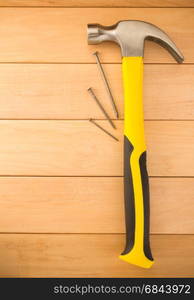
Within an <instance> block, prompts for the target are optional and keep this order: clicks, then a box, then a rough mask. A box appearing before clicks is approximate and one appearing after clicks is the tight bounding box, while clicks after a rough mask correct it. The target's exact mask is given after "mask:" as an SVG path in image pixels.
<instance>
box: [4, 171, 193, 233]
mask: <svg viewBox="0 0 194 300" xmlns="http://www.w3.org/2000/svg"><path fill="white" fill-rule="evenodd" d="M150 188H151V232H152V233H163V234H164V233H165V234H169V233H170V234H172V233H174V234H184V233H185V234H188V233H189V234H194V220H193V210H194V202H193V194H194V178H150ZM123 206H124V200H123V178H115V177H112V178H110V177H97V178H96V177H93V178H92V177H65V178H52V177H50V178H45V177H39V178H37V177H34V178H33V177H26V178H25V177H24V178H18V177H10V178H6V177H5V178H3V177H1V178H0V207H1V218H0V228H1V232H27V233H29V232H32V233H34V232H36V233H38V232H42V233H123V232H124V231H125V224H124V208H123Z"/></svg>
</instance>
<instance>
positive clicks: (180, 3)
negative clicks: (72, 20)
mask: <svg viewBox="0 0 194 300" xmlns="http://www.w3.org/2000/svg"><path fill="white" fill-rule="evenodd" d="M0 6H30V7H34V6H43V7H45V6H46V7H47V6H48V7H50V6H51V7H55V6H56V7H58V6H59V7H75V6H76V7H90V6H93V7H99V6H100V7H194V3H193V0H138V1H137V0H52V1H51V0H29V1H26V0H0Z"/></svg>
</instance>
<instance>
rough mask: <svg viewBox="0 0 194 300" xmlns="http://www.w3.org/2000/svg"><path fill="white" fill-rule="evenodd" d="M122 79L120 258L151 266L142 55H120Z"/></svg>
mask: <svg viewBox="0 0 194 300" xmlns="http://www.w3.org/2000/svg"><path fill="white" fill-rule="evenodd" d="M122 71H123V82H124V103H125V109H124V111H125V118H124V119H125V120H124V194H125V219H126V247H125V250H124V251H123V253H122V254H121V255H120V256H119V257H120V258H121V259H122V260H124V261H127V262H129V263H131V264H135V265H138V266H141V267H144V268H150V267H151V266H152V264H153V262H154V261H153V258H152V254H151V250H150V242H149V183H148V174H147V169H146V144H145V138H144V118H143V103H142V88H143V59H142V57H123V60H122Z"/></svg>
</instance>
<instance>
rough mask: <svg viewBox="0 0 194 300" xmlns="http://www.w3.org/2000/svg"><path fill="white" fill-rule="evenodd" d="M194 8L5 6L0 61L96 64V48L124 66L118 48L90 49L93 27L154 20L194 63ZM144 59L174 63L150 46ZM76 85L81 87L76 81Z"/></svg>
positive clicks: (107, 45)
mask: <svg viewBox="0 0 194 300" xmlns="http://www.w3.org/2000/svg"><path fill="white" fill-rule="evenodd" d="M193 14H194V9H192V8H181V9H179V8H162V9H161V8H139V9H138V8H65V9H62V8H56V9H50V8H33V9H32V8H20V9H15V8H1V9H0V18H1V23H2V26H1V43H0V61H1V62H20V61H21V62H93V57H92V55H91V53H92V52H93V51H94V50H98V51H101V52H103V61H104V62H120V61H121V58H120V49H119V47H118V46H117V45H116V44H115V45H113V43H112V44H110V43H104V44H103V45H102V44H101V45H95V46H91V45H87V36H86V26H87V24H88V23H101V24H104V25H110V24H114V23H116V22H117V21H118V20H123V19H124V20H125V19H140V20H143V21H149V22H151V23H153V24H155V25H157V26H159V27H160V28H162V29H163V30H164V31H166V32H167V33H168V34H169V35H170V36H171V38H172V39H173V41H174V42H175V43H176V44H177V46H178V47H179V48H180V49H181V51H182V52H183V54H184V56H185V58H186V59H185V62H194V51H193V47H194V18H193ZM145 61H146V62H152V63H156V62H159V63H162V62H171V63H174V62H175V61H174V59H173V58H172V57H171V56H170V55H169V54H168V53H167V51H166V50H164V49H162V48H161V47H159V46H158V45H156V44H155V43H152V42H147V43H146V50H145ZM75 84H76V83H75Z"/></svg>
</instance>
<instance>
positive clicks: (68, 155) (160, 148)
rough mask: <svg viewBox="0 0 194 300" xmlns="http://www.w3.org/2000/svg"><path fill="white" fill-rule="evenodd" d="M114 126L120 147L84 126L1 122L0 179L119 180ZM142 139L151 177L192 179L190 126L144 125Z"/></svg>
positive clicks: (192, 131)
mask: <svg viewBox="0 0 194 300" xmlns="http://www.w3.org/2000/svg"><path fill="white" fill-rule="evenodd" d="M115 123H116V126H117V128H118V131H117V132H115V131H112V132H113V133H114V134H115V135H116V136H117V137H118V138H119V139H120V142H116V141H114V140H113V139H112V138H110V137H108V136H107V135H106V134H105V133H104V132H102V131H101V130H99V129H98V128H96V127H95V126H94V125H92V124H91V123H90V122H88V121H0V139H1V141H3V143H1V146H0V164H1V175H50V176H52V175H65V176H69V175H71V176H80V175H84V176H96V175H97V176H121V175H122V174H123V161H122V159H123V149H122V148H123V143H122V140H123V133H122V132H123V122H122V121H117V122H115ZM100 124H101V126H103V127H106V128H107V129H108V130H109V131H110V126H109V125H108V124H107V121H100ZM146 136H147V144H148V169H149V174H150V175H151V176H193V175H194V174H193V170H194V160H193V153H194V143H193V136H194V127H193V122H192V121H182V122H178V121H174V122H170V121H147V122H146Z"/></svg>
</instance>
